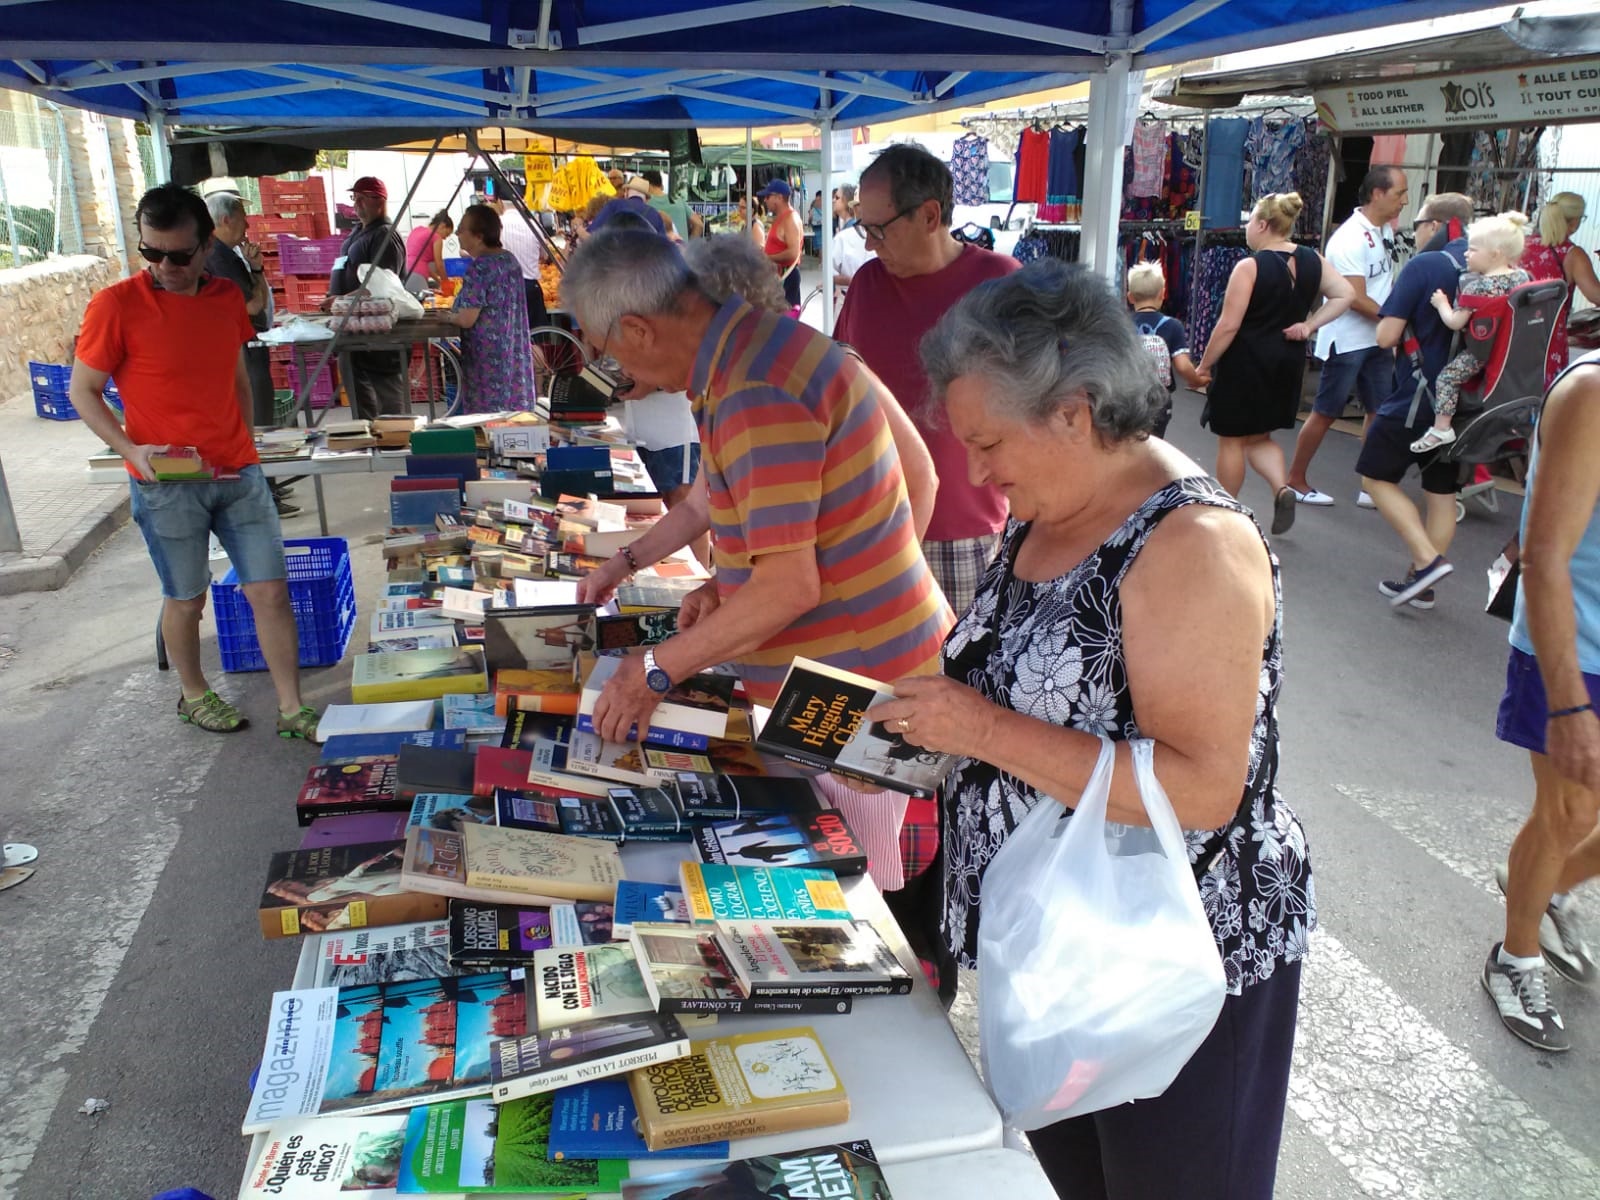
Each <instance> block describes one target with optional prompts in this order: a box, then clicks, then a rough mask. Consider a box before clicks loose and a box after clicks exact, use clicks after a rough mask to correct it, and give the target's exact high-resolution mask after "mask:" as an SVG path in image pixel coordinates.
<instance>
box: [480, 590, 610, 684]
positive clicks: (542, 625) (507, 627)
mask: <svg viewBox="0 0 1600 1200" xmlns="http://www.w3.org/2000/svg"><path fill="white" fill-rule="evenodd" d="M594 611H595V610H594V605H592V604H574V605H565V606H552V607H550V608H496V609H491V610H490V611H488V612H486V613H484V616H483V650H484V654H485V656H486V657H487V658H488V660H489V670H491V671H503V670H516V671H553V670H560V669H562V668H566V669H567V670H569V671H570V670H571V668H572V662H573V660H574V659H575V658H576V657H577V655H578V654H579V653H580V652H582V651H588V650H593V649H594V644H595V625H594Z"/></svg>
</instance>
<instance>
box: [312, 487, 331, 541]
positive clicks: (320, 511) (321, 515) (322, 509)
mask: <svg viewBox="0 0 1600 1200" xmlns="http://www.w3.org/2000/svg"><path fill="white" fill-rule="evenodd" d="M311 485H312V487H313V488H314V489H315V490H316V493H317V524H318V525H319V526H320V527H321V529H322V536H323V537H327V536H328V508H327V505H325V504H324V503H323V502H322V476H321V475H313V476H312V477H311Z"/></svg>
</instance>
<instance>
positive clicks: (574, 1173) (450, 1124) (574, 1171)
mask: <svg viewBox="0 0 1600 1200" xmlns="http://www.w3.org/2000/svg"><path fill="white" fill-rule="evenodd" d="M552 1103H553V1102H552V1100H551V1098H550V1097H548V1096H531V1097H529V1098H527V1099H525V1100H513V1101H511V1102H510V1103H509V1104H494V1103H492V1102H491V1101H488V1100H451V1101H448V1102H446V1103H443V1104H429V1105H427V1106H426V1107H424V1108H414V1109H412V1110H411V1113H410V1123H409V1125H408V1126H407V1127H406V1130H405V1133H404V1139H403V1140H404V1143H405V1148H404V1151H403V1153H402V1156H401V1159H400V1163H399V1168H400V1184H399V1186H400V1194H401V1195H407V1196H410V1195H432V1194H435V1193H446V1194H448V1195H451V1196H459V1195H462V1194H465V1195H469V1196H475V1195H495V1194H513V1193H514V1194H516V1195H518V1196H543V1195H561V1196H573V1195H579V1196H583V1195H588V1194H589V1193H590V1192H615V1191H616V1190H617V1189H618V1188H619V1187H620V1186H621V1185H622V1178H623V1176H625V1175H626V1174H627V1166H626V1164H625V1163H622V1162H617V1161H607V1162H598V1161H595V1160H593V1159H570V1160H563V1161H559V1162H557V1161H552V1160H551V1158H550V1156H549V1139H550V1109H551V1105H552Z"/></svg>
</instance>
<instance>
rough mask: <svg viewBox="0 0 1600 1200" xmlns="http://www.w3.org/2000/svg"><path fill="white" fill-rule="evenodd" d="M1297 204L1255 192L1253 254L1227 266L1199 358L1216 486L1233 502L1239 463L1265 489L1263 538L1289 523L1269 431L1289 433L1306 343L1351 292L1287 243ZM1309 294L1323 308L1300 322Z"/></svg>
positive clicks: (1288, 494)
mask: <svg viewBox="0 0 1600 1200" xmlns="http://www.w3.org/2000/svg"><path fill="white" fill-rule="evenodd" d="M1301 208H1302V204H1301V200H1300V194H1299V193H1298V192H1276V193H1274V194H1273V195H1270V196H1264V197H1262V199H1261V200H1260V202H1258V203H1257V204H1256V207H1255V211H1254V212H1252V213H1251V214H1250V222H1249V224H1248V225H1246V226H1245V231H1244V236H1245V243H1246V245H1248V246H1249V247H1250V249H1251V250H1252V251H1253V252H1254V253H1252V254H1251V255H1250V257H1249V258H1246V259H1243V260H1242V261H1240V263H1239V264H1238V265H1237V266H1236V267H1234V268H1233V274H1232V275H1230V276H1229V277H1228V291H1227V294H1226V295H1225V296H1224V297H1223V301H1222V315H1221V317H1219V318H1218V320H1217V325H1216V328H1215V329H1213V330H1212V331H1211V339H1210V341H1208V342H1207V343H1206V350H1205V353H1204V354H1203V355H1202V356H1201V358H1200V366H1199V370H1200V374H1201V375H1202V376H1208V377H1211V382H1210V386H1209V387H1208V389H1207V403H1206V416H1205V417H1204V418H1203V422H1204V423H1206V424H1209V425H1210V427H1211V432H1212V433H1214V434H1216V435H1217V438H1218V442H1217V472H1216V475H1217V482H1219V483H1220V484H1222V486H1223V487H1225V488H1227V489H1228V491H1229V492H1230V493H1231V494H1232V495H1234V496H1237V495H1238V494H1239V489H1240V488H1241V487H1243V486H1244V468H1245V464H1246V463H1247V462H1248V463H1249V464H1250V466H1252V467H1254V468H1255V469H1256V472H1257V474H1259V475H1260V476H1261V477H1262V478H1263V479H1265V480H1266V481H1267V483H1268V484H1269V485H1270V486H1271V488H1272V492H1273V506H1272V532H1273V533H1283V532H1285V531H1286V530H1287V529H1288V528H1289V527H1290V526H1291V525H1293V524H1294V505H1295V498H1294V492H1293V491H1291V490H1290V489H1289V488H1288V487H1287V483H1288V474H1287V472H1286V471H1285V469H1284V465H1283V449H1282V448H1281V447H1280V446H1279V445H1278V443H1277V442H1275V441H1273V440H1272V433H1273V431H1274V430H1277V429H1293V428H1294V421H1295V417H1296V415H1297V414H1298V413H1299V411H1300V389H1301V382H1302V380H1303V379H1304V377H1305V371H1306V347H1305V343H1306V339H1307V338H1309V337H1310V336H1311V335H1312V334H1313V333H1315V332H1316V330H1317V328H1318V327H1319V326H1321V325H1326V324H1327V323H1328V322H1329V321H1331V320H1333V319H1334V318H1335V317H1337V316H1338V315H1339V314H1340V313H1342V312H1344V311H1345V310H1346V309H1347V308H1349V307H1350V303H1351V301H1352V300H1354V298H1355V291H1354V289H1352V288H1351V286H1350V281H1349V280H1347V279H1345V277H1344V276H1343V275H1340V274H1339V272H1338V271H1336V270H1334V269H1333V267H1332V266H1330V265H1329V263H1328V260H1327V259H1325V258H1323V257H1322V255H1320V254H1318V253H1317V252H1316V251H1315V250H1313V249H1312V248H1311V247H1309V246H1296V245H1295V244H1294V243H1293V242H1292V241H1290V240H1289V231H1290V230H1292V229H1293V228H1294V223H1295V218H1297V217H1298V216H1299V215H1300V209H1301ZM1318 295H1321V296H1322V298H1323V299H1324V300H1325V301H1326V302H1327V303H1325V304H1323V305H1322V306H1321V307H1320V308H1318V309H1317V311H1316V313H1315V314H1314V315H1313V316H1311V317H1310V318H1309V319H1307V316H1306V314H1307V313H1309V312H1310V311H1311V305H1312V304H1313V303H1314V302H1315V300H1316V298H1317V296H1318Z"/></svg>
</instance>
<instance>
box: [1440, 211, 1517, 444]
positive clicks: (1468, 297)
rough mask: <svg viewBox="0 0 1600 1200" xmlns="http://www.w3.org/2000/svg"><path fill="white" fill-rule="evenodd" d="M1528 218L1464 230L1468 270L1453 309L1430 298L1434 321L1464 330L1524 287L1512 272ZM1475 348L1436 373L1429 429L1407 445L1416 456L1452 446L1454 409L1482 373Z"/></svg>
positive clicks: (1508, 216)
mask: <svg viewBox="0 0 1600 1200" xmlns="http://www.w3.org/2000/svg"><path fill="white" fill-rule="evenodd" d="M1527 224H1528V218H1527V217H1525V216H1523V215H1522V214H1521V213H1518V212H1507V213H1501V214H1500V215H1499V216H1497V217H1480V218H1479V219H1478V220H1476V221H1474V222H1473V223H1472V224H1471V225H1470V226H1469V227H1468V229H1467V270H1466V273H1465V274H1463V275H1462V276H1461V286H1460V288H1459V290H1458V292H1457V297H1456V303H1455V305H1454V306H1452V305H1451V303H1450V298H1449V297H1448V296H1446V295H1445V294H1444V290H1443V289H1442V288H1441V289H1439V290H1437V291H1435V292H1434V293H1433V307H1434V309H1435V310H1436V311H1437V312H1438V314H1439V319H1440V320H1441V321H1443V322H1444V323H1445V325H1447V326H1448V327H1449V328H1451V329H1454V330H1456V331H1457V332H1459V331H1461V330H1462V329H1465V328H1466V327H1467V323H1468V322H1469V321H1471V320H1472V318H1473V316H1474V315H1476V314H1479V313H1482V312H1483V310H1484V309H1486V308H1488V307H1490V306H1492V305H1494V304H1496V303H1500V304H1504V302H1505V298H1506V297H1507V296H1508V295H1510V294H1511V292H1512V291H1513V290H1514V289H1515V288H1518V287H1521V286H1522V285H1523V284H1525V283H1527V282H1529V279H1530V277H1529V275H1528V273H1527V272H1526V271H1524V270H1522V269H1521V268H1519V267H1518V266H1517V260H1518V259H1520V258H1521V257H1522V245H1523V232H1522V230H1523V227H1524V226H1526V225H1527ZM1473 344H1476V343H1475V342H1469V346H1468V347H1467V348H1464V349H1462V350H1461V351H1460V352H1459V353H1457V354H1456V356H1455V357H1454V358H1452V359H1451V360H1450V361H1449V362H1447V363H1446V364H1445V365H1444V367H1443V368H1442V369H1441V370H1440V372H1439V378H1438V380H1437V381H1436V382H1435V384H1434V401H1433V411H1434V419H1433V428H1432V429H1430V430H1428V431H1427V432H1426V433H1424V434H1423V435H1422V436H1421V437H1419V438H1418V439H1417V440H1416V441H1414V442H1412V443H1411V449H1412V451H1413V452H1414V453H1416V454H1426V453H1427V452H1428V451H1430V450H1437V449H1439V448H1440V447H1441V446H1448V445H1449V444H1450V443H1451V442H1453V441H1455V440H1456V431H1455V427H1454V426H1455V414H1456V406H1457V405H1458V404H1460V403H1461V389H1462V387H1464V386H1465V385H1466V384H1467V383H1469V382H1470V381H1471V380H1472V379H1473V378H1474V377H1475V376H1477V375H1478V374H1479V373H1480V372H1481V371H1482V370H1483V361H1482V360H1481V359H1480V358H1479V357H1478V355H1477V354H1476V353H1474V352H1473V350H1472V349H1471V345H1473Z"/></svg>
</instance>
